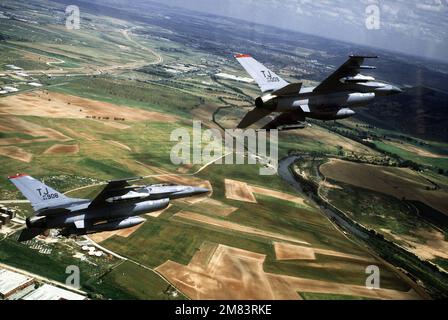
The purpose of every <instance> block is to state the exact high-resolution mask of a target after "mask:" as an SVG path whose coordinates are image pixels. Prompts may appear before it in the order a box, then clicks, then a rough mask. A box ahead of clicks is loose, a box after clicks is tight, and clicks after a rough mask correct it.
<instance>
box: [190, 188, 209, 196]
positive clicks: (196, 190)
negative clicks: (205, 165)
mask: <svg viewBox="0 0 448 320" xmlns="http://www.w3.org/2000/svg"><path fill="white" fill-rule="evenodd" d="M208 192H210V190H208V189H207V188H201V187H194V188H193V194H195V195H198V194H204V193H208Z"/></svg>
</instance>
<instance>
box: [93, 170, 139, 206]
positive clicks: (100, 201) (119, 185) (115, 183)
mask: <svg viewBox="0 0 448 320" xmlns="http://www.w3.org/2000/svg"><path fill="white" fill-rule="evenodd" d="M141 179H143V178H142V177H138V178H129V179H122V180H112V181H109V183H108V184H107V185H106V186H105V187H104V189H103V190H102V191H101V192H100V193H99V194H98V195H97V196H96V198H95V199H93V200H92V202H91V203H90V205H89V208H95V207H102V206H106V205H108V204H109V203H108V202H107V201H106V199H108V198H110V197H117V196H120V195H123V194H126V193H127V192H129V187H130V184H129V183H128V182H129V181H136V180H141Z"/></svg>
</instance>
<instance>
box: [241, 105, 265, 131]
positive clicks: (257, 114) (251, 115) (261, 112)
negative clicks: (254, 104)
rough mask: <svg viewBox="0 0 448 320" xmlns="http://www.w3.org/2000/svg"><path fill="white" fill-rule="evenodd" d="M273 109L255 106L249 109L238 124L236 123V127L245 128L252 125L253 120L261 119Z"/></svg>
mask: <svg viewBox="0 0 448 320" xmlns="http://www.w3.org/2000/svg"><path fill="white" fill-rule="evenodd" d="M272 112H273V111H272V110H269V109H259V108H255V109H253V110H251V111H249V112H248V113H247V114H246V115H245V116H244V118H243V120H241V122H240V124H239V125H238V127H237V128H238V129H246V128H247V127H249V126H251V125H253V124H254V123H255V122H257V121H259V120H261V119H263V118H264V117H266V116H268V115H270V114H271V113H272Z"/></svg>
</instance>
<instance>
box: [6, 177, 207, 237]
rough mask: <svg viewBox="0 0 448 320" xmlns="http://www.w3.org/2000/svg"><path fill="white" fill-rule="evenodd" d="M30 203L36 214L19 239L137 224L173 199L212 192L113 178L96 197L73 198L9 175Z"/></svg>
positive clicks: (78, 233) (25, 179)
mask: <svg viewBox="0 0 448 320" xmlns="http://www.w3.org/2000/svg"><path fill="white" fill-rule="evenodd" d="M9 179H10V181H11V182H12V183H13V184H14V185H15V186H16V187H17V188H18V189H19V190H20V192H22V194H23V195H24V196H25V197H26V198H27V199H28V200H29V201H30V202H31V205H32V207H33V209H34V211H35V215H34V216H32V217H30V218H28V219H26V225H27V229H25V230H23V231H22V233H21V234H20V236H19V241H27V240H30V239H32V238H34V237H36V236H38V235H40V234H42V233H44V232H46V231H47V230H48V229H61V231H60V233H59V234H60V235H63V236H70V235H85V234H90V233H96V232H102V231H112V230H118V229H124V228H129V227H133V226H136V225H138V224H140V223H142V222H144V221H145V219H143V218H140V217H138V215H141V214H145V213H149V212H153V211H157V210H161V209H164V208H166V207H167V206H168V205H169V202H170V199H177V198H183V197H190V196H195V195H200V194H204V193H207V192H209V190H208V189H205V188H199V187H192V186H177V185H163V184H157V185H148V186H131V185H130V184H129V183H128V182H129V181H135V180H140V179H142V178H132V179H124V180H114V181H110V182H109V183H108V184H107V185H106V187H105V188H104V189H103V190H102V191H101V192H100V193H99V194H98V196H96V198H95V199H93V200H88V199H74V198H69V197H67V196H65V195H64V194H62V193H60V192H58V191H56V190H54V189H52V188H51V187H48V186H46V185H45V184H43V183H42V182H40V181H38V180H36V179H34V178H32V177H30V176H28V175H26V174H17V175H15V176H12V177H9Z"/></svg>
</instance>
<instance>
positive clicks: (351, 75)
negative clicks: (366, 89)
mask: <svg viewBox="0 0 448 320" xmlns="http://www.w3.org/2000/svg"><path fill="white" fill-rule="evenodd" d="M371 58H378V57H377V56H355V55H352V56H350V58H349V59H348V60H347V61H346V62H345V63H344V64H343V65H342V66H341V67H339V69H337V70H336V71H335V72H334V73H333V74H331V75H330V76H329V77H328V78H327V79H325V80H324V81H322V83H321V84H320V85H318V86H317V87H316V88H315V89H314V92H316V93H319V92H322V93H326V92H332V91H339V90H342V89H344V88H345V87H346V86H347V83H350V82H351V81H354V82H356V81H363V78H362V77H364V76H361V75H360V74H359V72H360V71H361V70H372V69H375V67H371V66H364V65H363V63H364V60H365V59H371ZM365 79H367V80H370V79H371V78H370V77H365Z"/></svg>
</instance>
